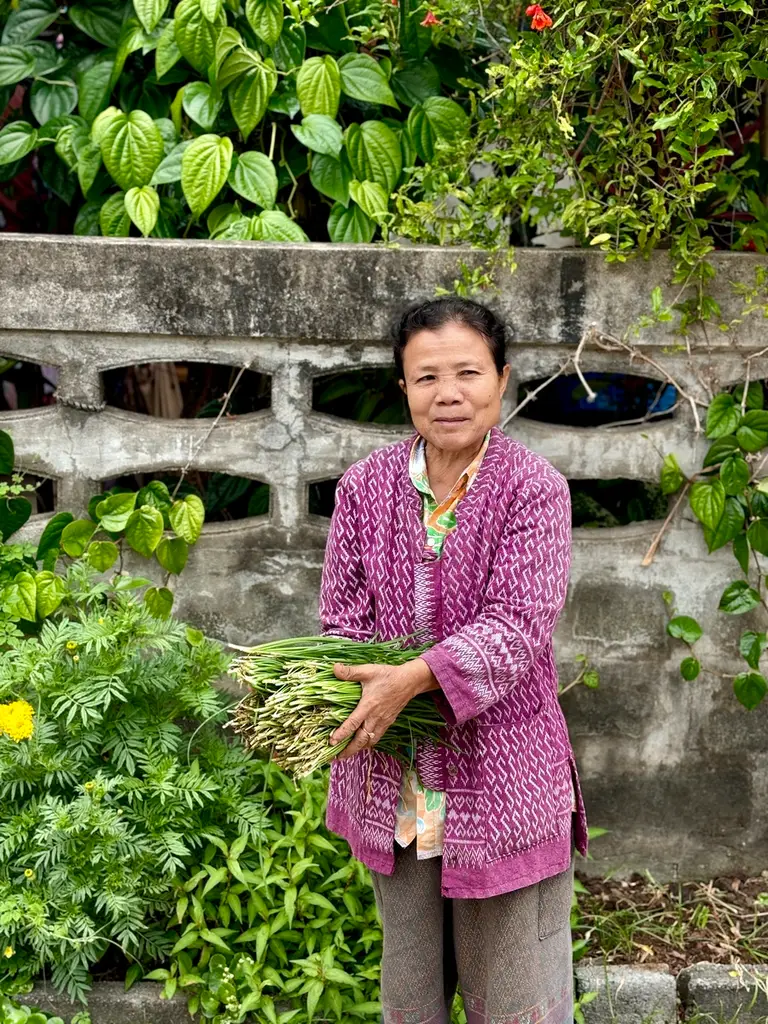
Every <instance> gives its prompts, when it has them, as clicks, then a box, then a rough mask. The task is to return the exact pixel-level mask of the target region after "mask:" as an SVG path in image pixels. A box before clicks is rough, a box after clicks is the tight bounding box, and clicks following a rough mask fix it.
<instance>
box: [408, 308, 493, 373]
mask: <svg viewBox="0 0 768 1024" xmlns="http://www.w3.org/2000/svg"><path fill="white" fill-rule="evenodd" d="M450 323H454V324H463V325H464V326H465V327H471V328H472V330H473V331H477V333H478V334H479V335H480V336H481V337H483V338H484V339H485V340H486V342H487V343H488V348H490V350H491V355H492V356H493V361H494V363H495V364H496V371H497V373H499V374H501V372H502V371H503V369H504V364H505V363H506V361H507V357H506V347H507V344H506V343H507V327H506V325H505V323H504V321H503V320H501V319H499V317H497V316H496V314H495V313H494V312H492V311H491V310H490V309H488V307H487V306H483V305H482V304H481V303H480V302H473V301H472V299H460V298H457V297H456V296H453V295H449V296H446V297H445V298H442V299H432V300H430V301H429V302H417V303H415V304H414V305H413V306H409V307H408V308H407V309H406V310H405V312H404V313H402V314H401V316H400V317H399V318H398V319H397V320H396V321H395V323H394V324H393V325H392V348H393V354H394V357H395V369H396V370H397V375H398V377H399V378H402V377H403V351H404V350H405V346H406V345H407V344H408V341H409V340H410V338H411V337H412V336H413V335H414V334H416V333H417V332H418V331H425V330H426V331H436V330H439V328H441V327H444V326H445V325H446V324H450Z"/></svg>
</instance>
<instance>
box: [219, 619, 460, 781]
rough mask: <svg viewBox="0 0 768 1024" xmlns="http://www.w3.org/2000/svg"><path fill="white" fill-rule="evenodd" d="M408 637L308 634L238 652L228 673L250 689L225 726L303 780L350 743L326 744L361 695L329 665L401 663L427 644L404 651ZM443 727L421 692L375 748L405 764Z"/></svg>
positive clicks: (358, 688)
mask: <svg viewBox="0 0 768 1024" xmlns="http://www.w3.org/2000/svg"><path fill="white" fill-rule="evenodd" d="M407 639H408V638H405V637H403V638H399V639H396V640H389V641H359V640H347V639H345V638H343V637H335V636H310V637H298V638H294V639H288V640H277V641H274V642H273V643H267V644H260V645H259V646H258V647H248V648H237V649H238V650H241V651H243V652H244V653H243V654H242V655H241V656H240V657H238V658H235V660H234V661H233V662H232V665H231V666H230V673H231V674H232V675H233V676H234V677H235V679H237V680H238V682H240V683H241V684H242V685H244V686H247V687H248V688H249V691H250V692H249V693H248V695H247V696H246V697H245V698H244V699H243V700H242V701H241V702H240V703H239V704H238V705H237V707H236V708H235V710H234V713H233V715H232V718H231V721H230V726H231V727H232V728H233V729H234V731H235V732H236V733H238V735H239V736H240V737H241V738H242V740H243V742H244V743H245V745H246V746H247V747H248V748H249V749H252V750H260V751H268V752H269V753H270V754H271V757H272V759H273V761H275V763H276V764H277V765H279V767H280V768H282V769H283V770H285V771H287V772H289V773H290V774H291V775H293V776H294V777H296V778H301V777H303V776H305V775H309V774H311V773H312V772H313V771H315V770H316V769H317V768H321V767H323V766H324V765H327V764H329V763H330V761H331V760H332V759H333V758H334V757H336V755H337V754H339V753H340V752H341V751H342V750H343V749H344V747H345V746H346V745H347V744H348V743H349V742H350V741H349V740H344V741H343V742H342V743H337V744H336V745H334V746H331V744H330V741H329V738H330V735H331V733H332V732H333V731H334V729H336V728H337V727H338V726H339V725H341V723H342V722H343V721H344V720H345V719H347V718H348V717H349V715H350V714H351V713H352V711H354V709H355V707H356V706H357V704H358V702H359V700H360V696H361V693H362V687H361V685H360V683H358V682H354V681H351V680H350V681H345V680H341V679H337V678H336V676H335V675H334V674H333V666H334V663H336V662H341V663H342V664H345V665H367V664H380V665H402V664H403V663H404V662H406V661H409V660H410V659H412V658H417V657H418V656H419V655H420V654H422V653H423V652H424V651H425V650H426V649H427V647H428V646H429V645H426V646H421V647H406V646H405V641H406V640H407ZM444 725H445V722H444V720H443V718H442V717H441V715H440V713H439V711H438V710H437V708H436V707H435V703H434V701H433V699H432V698H431V696H429V694H421V695H419V696H418V697H415V698H414V699H413V700H411V701H410V702H409V704H408V705H407V707H406V708H405V709H404V710H403V711H402V713H401V714H400V715H399V717H398V718H397V720H396V721H395V722H394V723H393V724H392V725H391V726H390V727H389V729H388V730H387V732H386V733H385V734H384V736H383V737H382V738H381V740H379V742H378V743H377V745H376V746H377V749H378V750H381V751H382V752H383V753H386V754H391V755H393V756H394V757H396V758H398V759H399V760H401V761H404V762H405V763H407V764H410V763H411V762H412V758H413V751H414V750H415V749H416V745H417V743H419V742H421V741H424V740H433V741H435V742H439V739H440V729H441V728H442V727H443V726H444Z"/></svg>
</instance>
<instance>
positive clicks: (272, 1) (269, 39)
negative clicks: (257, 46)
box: [245, 0, 283, 46]
mask: <svg viewBox="0 0 768 1024" xmlns="http://www.w3.org/2000/svg"><path fill="white" fill-rule="evenodd" d="M245 16H246V18H247V19H248V22H249V24H250V26H251V28H252V29H253V31H254V32H255V33H256V35H257V36H258V37H259V39H262V40H263V41H264V42H265V43H266V44H267V46H273V45H274V44H275V43H276V42H277V40H278V39H279V37H280V33H281V32H282V30H283V0H246V3H245Z"/></svg>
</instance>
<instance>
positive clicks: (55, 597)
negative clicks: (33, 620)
mask: <svg viewBox="0 0 768 1024" xmlns="http://www.w3.org/2000/svg"><path fill="white" fill-rule="evenodd" d="M66 593H67V585H66V583H65V582H64V580H63V579H62V578H61V576H57V575H56V574H55V573H53V572H48V571H47V570H43V571H42V572H39V573H37V574H36V576H35V610H36V611H37V614H38V616H39V618H41V619H44V618H46V617H47V616H48V615H52V614H53V613H54V612H55V611H56V609H57V608H58V607H59V605H60V604H61V602H62V601H63V600H64V598H65V596H66Z"/></svg>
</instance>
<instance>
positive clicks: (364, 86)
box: [339, 53, 398, 107]
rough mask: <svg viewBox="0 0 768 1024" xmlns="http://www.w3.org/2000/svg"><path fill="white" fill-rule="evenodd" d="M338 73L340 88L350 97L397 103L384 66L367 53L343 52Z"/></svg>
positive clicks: (391, 105) (392, 105)
mask: <svg viewBox="0 0 768 1024" xmlns="http://www.w3.org/2000/svg"><path fill="white" fill-rule="evenodd" d="M339 75H340V76H341V88H342V90H343V91H344V92H345V93H346V94H347V96H351V97H352V99H355V100H364V101H365V102H366V103H384V104H386V105H387V106H388V107H396V106H397V105H398V103H397V100H396V99H395V97H394V95H393V94H392V90H391V89H390V87H389V80H388V78H387V74H386V72H385V71H384V68H383V67H382V65H381V63H380V62H379V61H376V60H374V59H373V57H371V56H369V55H368V54H367V53H345V54H344V56H343V57H342V58H341V59H340V60H339Z"/></svg>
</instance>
